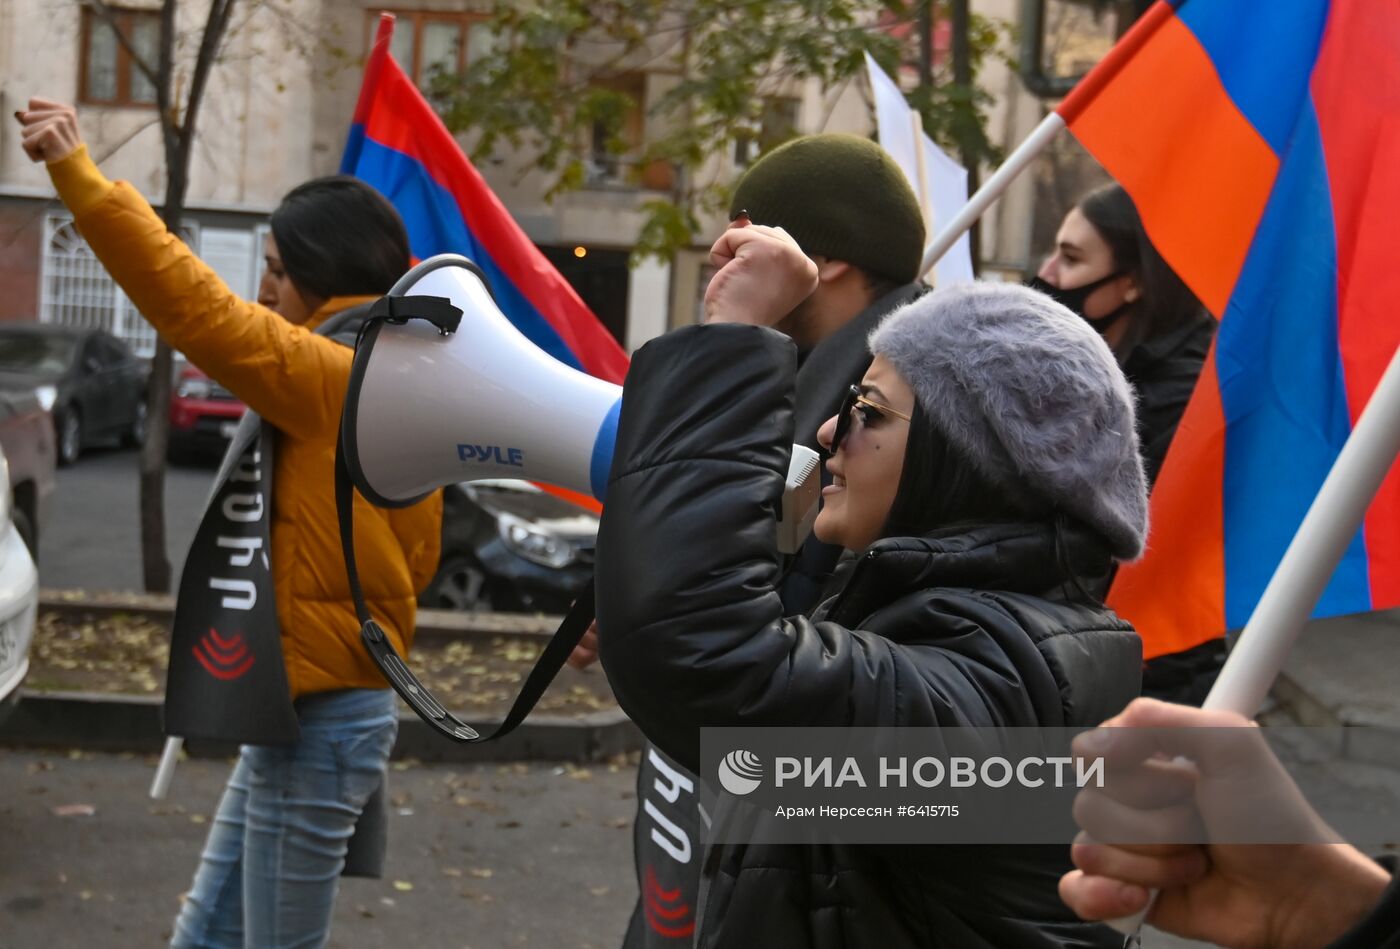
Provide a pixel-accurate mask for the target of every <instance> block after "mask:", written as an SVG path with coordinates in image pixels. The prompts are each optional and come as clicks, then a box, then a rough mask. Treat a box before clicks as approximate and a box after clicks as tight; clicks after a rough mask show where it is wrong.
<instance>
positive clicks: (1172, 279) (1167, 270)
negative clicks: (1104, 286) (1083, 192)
mask: <svg viewBox="0 0 1400 949" xmlns="http://www.w3.org/2000/svg"><path fill="white" fill-rule="evenodd" d="M1079 213H1080V214H1083V215H1084V218H1085V220H1087V221H1088V222H1089V223H1090V224H1091V225H1093V228H1094V230H1096V231H1098V232H1099V236H1100V237H1102V238H1103V239H1104V242H1105V243H1106V244H1108V248H1109V250H1110V251H1111V252H1112V253H1113V263H1114V265H1115V269H1117V270H1121V271H1125V272H1127V273H1130V274H1132V275H1133V277H1134V278H1135V279H1136V280H1137V282H1138V286H1139V287H1140V288H1141V290H1142V296H1141V297H1140V298H1139V299H1138V301H1137V302H1136V303H1134V304H1133V311H1132V313H1133V318H1132V321H1131V323H1130V324H1129V327H1128V331H1127V334H1126V336H1125V337H1124V338H1123V340H1122V341H1121V342H1120V343H1119V344H1118V346H1117V347H1116V348H1117V350H1118V353H1119V354H1123V353H1128V352H1131V351H1132V349H1133V348H1134V347H1135V346H1137V345H1138V344H1139V343H1141V342H1143V341H1144V340H1149V339H1152V338H1153V337H1156V336H1160V335H1161V334H1163V333H1169V332H1171V331H1172V330H1174V329H1176V328H1177V327H1179V326H1184V325H1186V324H1187V323H1193V322H1195V321H1196V320H1198V319H1201V318H1202V317H1204V316H1206V315H1207V312H1206V308H1205V307H1204V306H1202V305H1201V302H1200V301H1199V300H1197V299H1196V296H1195V294H1193V293H1192V292H1191V290H1190V289H1189V288H1188V287H1187V286H1186V284H1184V283H1182V282H1181V278H1180V277H1178V276H1177V275H1176V273H1175V272H1174V271H1173V270H1172V269H1171V267H1169V266H1167V262H1166V261H1165V260H1163V259H1162V255H1161V254H1159V253H1157V248H1155V247H1153V246H1152V241H1150V240H1149V239H1148V237H1147V232H1146V231H1145V230H1143V227H1142V218H1140V217H1139V216H1138V212H1137V208H1136V207H1135V206H1134V205H1133V199H1132V198H1130V197H1128V192H1126V191H1124V190H1123V188H1122V186H1121V185H1116V184H1112V185H1105V186H1104V187H1102V188H1099V189H1098V190H1097V191H1092V192H1090V193H1089V194H1088V195H1087V196H1086V197H1085V198H1084V199H1083V200H1081V201H1080V202H1079Z"/></svg>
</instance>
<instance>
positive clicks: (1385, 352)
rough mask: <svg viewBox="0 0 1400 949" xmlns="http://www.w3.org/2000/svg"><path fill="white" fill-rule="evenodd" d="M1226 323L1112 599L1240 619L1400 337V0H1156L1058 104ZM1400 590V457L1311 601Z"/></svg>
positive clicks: (1127, 606) (1136, 616) (1231, 621)
mask: <svg viewBox="0 0 1400 949" xmlns="http://www.w3.org/2000/svg"><path fill="white" fill-rule="evenodd" d="M1057 111H1058V112H1059V113H1060V115H1061V117H1062V118H1063V119H1064V120H1065V122H1066V123H1067V124H1068V125H1069V127H1070V130H1071V131H1072V132H1073V133H1074V134H1075V136H1076V137H1077V138H1078V139H1079V140H1080V142H1082V143H1083V144H1084V146H1085V147H1086V148H1087V149H1088V150H1089V151H1090V152H1091V153H1092V154H1093V155H1094V156H1095V157H1096V158H1097V159H1098V160H1099V161H1100V163H1102V164H1103V165H1104V167H1105V168H1106V169H1107V170H1108V171H1109V173H1110V174H1112V175H1113V176H1114V177H1115V178H1116V179H1117V180H1118V181H1119V182H1120V183H1121V184H1122V185H1123V186H1124V188H1126V189H1127V191H1128V192H1129V194H1131V195H1132V197H1133V200H1134V201H1135V203H1136V204H1137V207H1138V210H1139V212H1140V213H1141V216H1142V219H1143V223H1144V225H1145V227H1146V229H1147V232H1148V234H1149V236H1150V237H1151V239H1152V241H1153V243H1154V244H1155V245H1156V247H1157V248H1158V249H1159V251H1160V252H1161V253H1162V255H1163V257H1165V258H1166V260H1167V261H1168V262H1169V263H1170V264H1171V265H1172V267H1173V268H1174V269H1175V270H1176V272H1177V273H1178V274H1179V275H1180V276H1181V278H1182V279H1183V280H1184V281H1185V282H1186V283H1187V284H1188V285H1189V286H1190V287H1191V288H1192V290H1194V291H1195V293H1196V295H1197V296H1198V297H1199V298H1200V299H1201V301H1202V302H1203V303H1205V304H1206V306H1207V307H1209V308H1210V310H1211V311H1212V312H1213V313H1215V314H1216V315H1217V316H1218V317H1219V318H1220V321H1221V322H1220V329H1219V333H1218V335H1217V338H1216V343H1215V348H1214V350H1213V352H1212V354H1211V356H1210V358H1209V359H1208V360H1207V362H1206V366H1205V370H1204V372H1203V374H1202V376H1201V379H1200V382H1199V383H1198V385H1197V388H1196V391H1195V394H1194V396H1193V398H1192V401H1191V403H1190V405H1189V406H1188V408H1187V410H1186V414H1185V416H1184V418H1183V419H1182V422H1181V425H1180V428H1179V429H1178V431H1177V435H1176V439H1175V441H1174V443H1173V445H1172V448H1171V452H1170V454H1169V455H1168V457H1167V460H1166V463H1165V466H1164V467H1163V470H1162V472H1161V475H1160V477H1159V479H1158V481H1157V484H1156V487H1155V489H1154V492H1153V497H1152V529H1151V534H1150V535H1149V539H1148V553H1147V555H1146V557H1145V558H1144V559H1143V560H1142V561H1141V562H1139V563H1137V564H1134V565H1132V566H1130V567H1128V568H1126V569H1124V570H1123V571H1122V572H1121V573H1120V574H1119V577H1118V579H1117V581H1116V582H1115V584H1114V587H1113V589H1112V591H1111V593H1110V598H1109V602H1110V603H1111V604H1112V605H1113V606H1114V607H1115V608H1116V609H1117V610H1118V611H1119V612H1120V613H1121V614H1122V615H1123V616H1125V617H1126V618H1128V619H1129V620H1131V621H1132V622H1133V623H1134V624H1135V625H1136V626H1137V627H1138V629H1139V631H1141V632H1142V634H1143V638H1144V645H1145V652H1146V654H1147V655H1148V656H1149V657H1151V656H1154V655H1160V654H1163V653H1170V652H1177V651H1179V650H1182V649H1187V648H1190V647H1191V646H1194V645H1197V644H1199V643H1201V642H1205V641H1206V640H1208V639H1211V638H1214V637H1218V636H1220V635H1221V634H1222V633H1223V632H1224V631H1225V630H1227V629H1233V628H1238V627H1241V626H1243V625H1244V623H1245V621H1246V620H1247V619H1248V617H1249V614H1250V613H1251V612H1252V610H1253V608H1254V606H1255V604H1256V603H1257V602H1258V600H1259V598H1260V596H1261V594H1262V592H1263V590H1264V587H1265V585H1266V584H1267V583H1268V581H1269V578H1270V577H1271V576H1272V574H1273V572H1274V569H1275V568H1276V567H1277V565H1278V563H1279V561H1280V559H1281V558H1282V556H1283V553H1284V550H1285V549H1286V547H1287V545H1288V543H1289V541H1290V539H1291V538H1292V537H1293V534H1294V533H1295V531H1296V530H1297V528H1298V525H1299V524H1300V523H1301V521H1302V519H1303V516H1304V514H1305V513H1306V511H1307V509H1308V506H1309V504H1310V503H1311V502H1312V500H1313V498H1314V496H1315V495H1316V494H1317V492H1318V489H1319V488H1320V486H1321V484H1322V482H1323V479H1324V478H1325V476H1326V475H1327V472H1328V470H1329V469H1330V468H1331V466H1332V463H1333V461H1334V460H1335V459H1336V457H1337V455H1338V452H1339V451H1340V450H1341V447H1342V445H1343V443H1344V442H1345V441H1346V439H1347V437H1348V435H1349V434H1350V433H1351V430H1352V427H1353V425H1354V424H1355V422H1356V420H1357V418H1358V416H1359V415H1360V413H1361V411H1362V410H1363V409H1364V408H1365V406H1366V402H1367V400H1368V399H1369V397H1370V395H1371V393H1372V391H1373V390H1374V389H1375V387H1376V384H1377V383H1378V381H1379V380H1380V377H1381V375H1382V373H1384V371H1385V368H1386V366H1387V365H1388V363H1389V361H1390V358H1391V355H1392V354H1393V353H1394V352H1395V350H1396V347H1397V345H1400V311H1397V306H1400V304H1397V301H1400V263H1397V260H1396V257H1395V252H1394V250H1393V248H1394V239H1393V236H1392V234H1391V233H1390V231H1391V230H1392V229H1393V226H1394V225H1393V222H1394V221H1396V220H1400V2H1396V0H1379V2H1376V0H1289V2H1288V3H1278V2H1276V0H1170V2H1169V0H1159V2H1158V3H1157V4H1156V5H1155V6H1154V7H1152V8H1151V9H1150V10H1149V11H1148V12H1147V13H1145V14H1144V15H1143V17H1142V19H1141V20H1139V22H1138V23H1137V24H1136V25H1135V26H1134V28H1133V29H1132V30H1131V31H1130V32H1129V33H1128V34H1127V35H1126V36H1124V38H1123V40H1122V41H1120V43H1119V44H1118V46H1117V47H1115V48H1114V50H1113V51H1112V52H1111V53H1110V54H1109V56H1108V57H1106V58H1105V60H1104V61H1103V62H1102V63H1100V64H1099V66H1098V67H1096V69H1095V70H1094V71H1093V72H1092V73H1090V75H1089V76H1087V77H1086V78H1085V79H1084V81H1083V82H1081V84H1080V86H1079V87H1078V88H1076V90H1075V91H1074V92H1073V93H1072V94H1071V95H1070V96H1069V97H1067V98H1066V99H1065V101H1064V102H1063V103H1062V104H1061V105H1060V107H1059V109H1058V110H1057ZM1397 605H1400V471H1397V470H1392V471H1391V473H1390V475H1389V477H1388V478H1387V480H1386V481H1385V482H1384V484H1383V485H1382V487H1381V490H1380V493H1379V494H1378V495H1377V496H1376V497H1375V499H1374V501H1373V503H1372V505H1371V507H1370V510H1369V512H1368V514H1367V517H1366V520H1365V523H1364V525H1363V527H1362V530H1361V531H1360V532H1359V533H1358V534H1357V536H1356V537H1355V538H1354V539H1353V541H1352V542H1351V544H1350V546H1349V548H1348V550H1347V552H1346V554H1345V556H1344V557H1343V558H1342V561H1341V563H1340V565H1339V567H1338V569H1337V571H1336V573H1335V574H1334V575H1333V577H1332V580H1331V583H1330V585H1329V586H1328V588H1327V590H1326V592H1325V593H1324V594H1323V597H1322V599H1321V601H1320V602H1319V604H1318V606H1317V610H1316V612H1315V614H1314V615H1317V616H1329V615H1339V614H1345V613H1357V612H1365V611H1369V610H1373V609H1382V608H1388V607H1394V606H1397Z"/></svg>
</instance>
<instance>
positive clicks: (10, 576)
mask: <svg viewBox="0 0 1400 949" xmlns="http://www.w3.org/2000/svg"><path fill="white" fill-rule="evenodd" d="M9 477H10V473H9V465H8V464H6V462H5V457H4V454H3V453H0V484H4V483H5V482H6V481H8V480H9ZM12 511H13V508H12V507H11V505H10V503H9V499H8V496H7V493H6V492H4V491H0V719H3V718H5V717H6V716H7V715H8V714H9V713H10V712H11V711H12V710H13V709H14V706H15V705H16V704H17V703H18V702H19V689H20V685H21V684H23V682H24V678H25V676H26V675H28V674H29V647H30V646H31V645H32V643H33V641H34V621H35V618H36V616H37V614H38V609H39V571H38V570H37V569H35V566H34V558H33V557H31V556H30V554H29V548H28V547H27V546H26V545H25V542H24V539H23V538H22V537H21V536H20V533H19V531H18V530H17V529H16V526H15V524H14V521H13V520H12V519H11V513H12Z"/></svg>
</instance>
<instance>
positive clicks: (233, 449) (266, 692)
mask: <svg viewBox="0 0 1400 949" xmlns="http://www.w3.org/2000/svg"><path fill="white" fill-rule="evenodd" d="M368 313H369V305H368V304H366V305H362V306H356V307H350V308H349V309H346V310H343V311H342V312H340V313H338V314H336V315H334V316H332V317H331V318H330V319H328V320H326V321H325V322H324V323H322V324H321V326H319V327H318V328H317V330H316V332H317V333H318V334H320V335H322V336H329V337H331V338H332V339H335V340H336V341H337V342H342V343H346V344H347V345H353V344H354V340H355V334H356V332H357V331H358V329H359V326H360V324H361V323H362V322H364V319H365V317H366V316H367V315H368ZM276 441H277V432H276V430H275V429H273V428H272V427H271V426H267V425H263V424H262V419H261V418H259V417H258V415H257V414H256V413H254V412H251V411H249V412H245V413H244V414H243V418H242V420H240V422H239V423H238V429H237V431H235V433H234V436H233V438H232V440H231V441H230V442H229V446H228V450H227V451H226V452H225V453H224V459H223V462H222V463H221V464H220V466H219V472H218V474H217V475H216V476H215V479H214V485H215V486H214V490H213V493H212V494H211V495H210V497H209V503H208V504H207V505H206V507H205V509H204V517H203V519H202V520H201V521H200V524H199V528H198V530H197V531H196V532H195V535H194V541H193V543H191V544H190V551H189V555H188V556H187V557H186V559H185V567H184V570H183V571H182V573H181V575H180V592H179V595H178V596H177V597H176V600H175V620H174V623H173V625H172V628H171V634H170V667H169V670H168V672H167V674H166V685H165V731H166V734H169V735H179V736H181V737H184V738H204V739H212V740H219V741H230V742H239V743H244V744H253V745H286V744H292V743H294V742H296V741H297V739H298V737H299V735H300V729H299V727H298V725H297V717H296V711H295V709H293V707H292V699H291V691H290V689H289V688H288V685H287V670H286V667H285V665H284V664H283V661H282V631H281V627H280V626H279V624H278V622H277V603H276V598H275V596H274V591H273V585H272V568H271V563H270V561H269V548H270V547H271V531H270V529H269V528H270V523H271V516H272V487H273V485H272V470H273V452H274V450H275V447H276Z"/></svg>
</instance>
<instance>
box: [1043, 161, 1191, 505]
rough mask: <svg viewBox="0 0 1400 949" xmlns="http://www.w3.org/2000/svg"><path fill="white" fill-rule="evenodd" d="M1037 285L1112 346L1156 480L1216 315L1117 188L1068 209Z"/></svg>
mask: <svg viewBox="0 0 1400 949" xmlns="http://www.w3.org/2000/svg"><path fill="white" fill-rule="evenodd" d="M1030 285H1031V286H1032V287H1034V288H1035V289H1037V290H1040V291H1041V292H1043V293H1046V294H1049V295H1050V296H1052V297H1054V298H1055V299H1056V300H1058V301H1059V302H1061V303H1063V304H1064V305H1065V306H1066V307H1068V308H1069V309H1071V310H1073V311H1074V312H1076V313H1078V314H1079V315H1080V316H1082V317H1083V318H1084V319H1085V321H1086V322H1088V324H1089V325H1090V326H1092V327H1093V328H1094V329H1096V330H1098V332H1099V334H1100V335H1102V336H1103V338H1104V341H1105V342H1107V343H1108V345H1109V348H1110V349H1112V350H1113V354H1114V355H1115V356H1116V357H1117V358H1118V364H1119V365H1120V366H1122V367H1123V373H1124V374H1125V375H1126V376H1127V377H1128V381H1129V382H1131V383H1132V384H1133V387H1134V388H1135V389H1136V390H1137V395H1138V436H1139V438H1140V439H1141V441H1142V454H1143V462H1144V464H1145V466H1146V469H1147V478H1148V482H1149V483H1151V482H1152V481H1154V480H1156V477H1157V472H1158V471H1159V470H1160V469H1161V467H1162V460H1163V459H1164V458H1165V457H1166V454H1167V446H1168V445H1169V444H1170V443H1171V440H1172V436H1173V435H1174V434H1176V426H1177V422H1179V421H1180V420H1181V413H1182V412H1183V411H1185V409H1186V402H1187V400H1189V399H1190V397H1191V390H1192V389H1193V388H1194V387H1195V385H1196V377H1197V376H1199V375H1200V374H1201V364H1202V363H1203V362H1204V361H1205V358H1206V352H1207V350H1209V348H1210V341H1211V338H1212V336H1213V335H1214V333H1215V320H1214V318H1212V317H1211V315H1210V313H1208V312H1207V311H1206V308H1205V307H1203V306H1202V305H1201V304H1200V302H1199V301H1198V300H1197V299H1196V297H1195V296H1194V295H1193V294H1192V293H1191V291H1190V290H1189V289H1187V287H1186V285H1185V284H1184V283H1182V282H1181V280H1180V279H1179V278H1178V277H1177V275H1176V274H1175V273H1173V272H1172V269H1171V268H1170V267H1168V266H1167V263H1166V261H1164V260H1163V259H1162V258H1161V256H1160V255H1159V254H1158V253H1157V250H1156V248H1154V247H1153V246H1152V242H1151V241H1149V240H1148V239H1147V233H1146V232H1145V231H1144V230H1143V227H1142V221H1141V219H1140V218H1139V217H1138V213H1137V209H1136V208H1135V207H1133V202H1132V199H1131V198H1129V197H1128V194H1127V192H1126V191H1124V190H1123V189H1122V188H1121V187H1119V186H1118V185H1108V186H1107V187H1104V188H1100V189H1099V190H1097V191H1094V192H1091V193H1090V194H1089V195H1088V196H1087V197H1085V198H1084V199H1083V200H1081V201H1080V202H1079V204H1078V206H1077V207H1075V208H1073V209H1071V210H1070V212H1069V213H1068V214H1066V215H1065V219H1064V221H1063V223H1061V224H1060V230H1059V233H1058V234H1056V235H1055V250H1054V252H1053V253H1052V254H1051V255H1050V257H1049V258H1047V259H1046V261H1045V263H1044V264H1042V265H1041V268H1040V272H1039V273H1037V274H1036V276H1035V279H1033V280H1031V281H1030Z"/></svg>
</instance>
